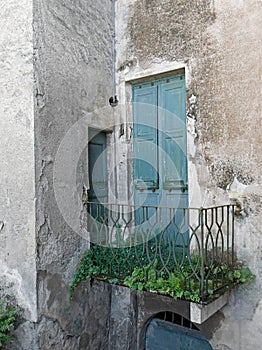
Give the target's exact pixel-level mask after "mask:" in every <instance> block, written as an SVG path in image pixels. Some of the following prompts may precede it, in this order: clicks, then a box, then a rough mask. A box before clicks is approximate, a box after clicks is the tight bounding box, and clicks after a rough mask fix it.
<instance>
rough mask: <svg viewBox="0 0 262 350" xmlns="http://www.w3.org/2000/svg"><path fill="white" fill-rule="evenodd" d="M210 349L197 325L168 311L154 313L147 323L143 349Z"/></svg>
mask: <svg viewBox="0 0 262 350" xmlns="http://www.w3.org/2000/svg"><path fill="white" fill-rule="evenodd" d="M171 349H175V350H212V347H211V345H210V344H209V342H208V340H207V339H206V338H205V337H204V336H203V335H202V334H201V333H200V331H199V329H198V327H197V326H196V325H195V324H194V323H192V322H190V321H189V320H188V319H186V318H185V317H183V316H181V315H179V314H176V313H174V312H170V311H164V312H160V313H158V314H156V315H155V316H154V317H153V318H151V319H150V321H149V322H148V323H147V328H146V332H145V350H171Z"/></svg>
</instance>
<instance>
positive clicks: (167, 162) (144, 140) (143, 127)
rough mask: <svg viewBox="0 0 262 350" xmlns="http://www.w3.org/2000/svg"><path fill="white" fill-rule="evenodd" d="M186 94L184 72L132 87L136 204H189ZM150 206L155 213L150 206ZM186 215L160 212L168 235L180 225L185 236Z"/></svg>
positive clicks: (174, 205)
mask: <svg viewBox="0 0 262 350" xmlns="http://www.w3.org/2000/svg"><path fill="white" fill-rule="evenodd" d="M185 96H186V90H185V76H184V74H178V75H175V76H172V77H167V78H163V79H157V80H154V81H150V82H147V83H141V84H140V83H139V84H134V86H133V101H134V104H133V112H134V202H135V205H136V206H138V207H141V206H143V205H144V206H155V207H158V206H172V207H180V208H187V206H188V188H187V182H188V179H187V156H186V154H187V150H186V144H187V140H186V97H185ZM149 210H151V212H152V215H153V212H154V210H153V209H149ZM184 215H185V211H183V210H182V211H181V212H180V214H179V215H176V216H177V217H176V218H175V220H174V219H173V218H170V217H169V213H168V211H166V214H165V213H164V211H162V214H161V220H162V221H163V224H164V225H166V224H168V223H169V222H170V220H171V221H173V222H171V223H170V225H169V226H170V227H169V229H168V230H169V234H171V232H174V231H177V227H180V226H181V225H183V226H184V227H183V232H184V233H185V236H186V235H187V229H186V223H187V218H185V217H184ZM142 216H143V212H142V209H140V210H137V221H138V222H139V221H141V220H142ZM174 227H176V228H174ZM181 237H182V236H181ZM181 237H180V238H179V239H178V241H177V244H179V241H181V239H182V238H181Z"/></svg>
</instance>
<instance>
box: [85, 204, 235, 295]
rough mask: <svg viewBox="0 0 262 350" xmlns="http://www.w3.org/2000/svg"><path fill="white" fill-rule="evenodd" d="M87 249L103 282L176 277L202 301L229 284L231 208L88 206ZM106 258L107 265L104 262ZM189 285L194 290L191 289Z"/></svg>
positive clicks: (232, 246) (232, 209) (227, 206)
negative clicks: (138, 272)
mask: <svg viewBox="0 0 262 350" xmlns="http://www.w3.org/2000/svg"><path fill="white" fill-rule="evenodd" d="M87 212H88V231H89V233H90V240H91V242H92V245H91V249H93V250H94V251H95V250H96V249H97V247H99V249H97V251H98V252H99V254H98V256H97V260H96V264H104V265H103V266H104V267H103V271H102V273H101V274H102V276H101V277H103V276H104V277H105V276H107V277H108V278H109V277H110V278H115V279H117V280H119V281H123V280H124V279H125V278H126V277H128V276H131V274H132V272H133V271H134V269H135V268H142V267H150V266H151V267H153V268H154V270H155V272H156V276H161V277H162V278H165V277H168V276H170V274H172V273H173V274H179V275H180V276H182V278H183V284H184V289H185V290H188V291H190V290H191V289H192V288H194V289H196V286H197V289H198V294H199V297H200V300H201V301H206V300H208V299H209V298H210V296H214V295H216V294H217V293H220V291H223V290H224V289H225V288H227V287H228V286H229V285H230V284H232V272H233V271H234V268H235V255H234V220H235V218H234V215H235V214H234V213H235V208H234V205H222V206H214V207H208V208H175V207H153V206H141V207H136V206H133V205H124V204H103V203H90V202H88V203H87ZM106 255H107V260H105V259H106ZM193 285H194V287H193Z"/></svg>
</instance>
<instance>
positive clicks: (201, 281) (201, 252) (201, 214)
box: [199, 208, 205, 297]
mask: <svg viewBox="0 0 262 350" xmlns="http://www.w3.org/2000/svg"><path fill="white" fill-rule="evenodd" d="M199 211H200V230H201V231H200V234H201V238H200V242H201V247H200V255H201V256H200V259H201V267H200V269H201V270H200V277H201V279H200V296H201V297H202V296H203V295H204V283H205V246H204V245H205V244H204V209H203V208H200V209H199Z"/></svg>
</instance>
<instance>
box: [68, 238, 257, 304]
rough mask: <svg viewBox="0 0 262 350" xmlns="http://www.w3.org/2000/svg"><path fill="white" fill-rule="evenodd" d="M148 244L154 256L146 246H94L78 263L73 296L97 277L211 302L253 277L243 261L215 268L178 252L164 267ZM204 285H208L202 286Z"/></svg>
mask: <svg viewBox="0 0 262 350" xmlns="http://www.w3.org/2000/svg"><path fill="white" fill-rule="evenodd" d="M147 244H148V251H150V252H151V257H150V256H149V257H148V255H147V254H145V252H144V245H138V246H135V247H130V248H127V247H126V248H110V247H104V246H99V245H92V247H91V249H90V250H89V251H88V252H87V253H86V255H85V256H84V257H83V258H82V259H81V261H80V263H79V266H78V269H77V271H76V274H75V277H74V281H73V283H72V285H71V296H72V293H73V291H74V289H75V288H76V287H77V285H78V284H79V283H80V282H81V281H84V280H87V279H92V278H97V279H100V280H104V281H107V282H109V283H111V284H119V285H124V286H127V287H130V288H132V289H134V290H139V291H150V292H154V293H159V294H161V295H167V296H171V297H173V298H174V299H177V298H179V299H185V300H189V301H193V302H208V301H210V300H212V299H214V298H216V297H217V296H218V295H220V294H222V293H223V292H224V291H225V290H227V289H229V288H231V287H233V286H234V285H236V284H240V283H245V282H248V281H251V280H252V279H253V278H254V276H253V275H252V273H251V271H250V270H249V268H247V267H245V266H243V264H242V263H240V262H238V263H237V264H235V265H234V267H232V266H228V265H227V264H224V263H221V262H220V263H216V262H215V261H213V262H212V265H208V264H207V265H206V266H203V265H201V263H200V258H199V256H197V255H194V254H191V255H190V256H185V255H184V253H179V252H178V253H177V254H176V262H177V264H176V265H174V264H173V263H172V262H170V263H168V264H166V265H164V266H163V263H162V261H161V259H160V258H159V254H156V253H157V251H156V249H159V246H156V245H155V244H154V242H152V241H151V242H150V241H149V242H148V243H147ZM156 247H157V248H156ZM161 249H162V252H161V256H162V259H163V258H164V256H165V255H166V256H167V255H168V254H169V252H168V251H165V249H164V248H163V247H162V248H161ZM154 257H156V258H154ZM149 258H151V259H149ZM203 274H204V275H205V276H203ZM203 282H204V283H205V286H201V283H203ZM203 287H204V288H203ZM203 290H204V291H205V292H204V293H203ZM201 291H202V292H201Z"/></svg>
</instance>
